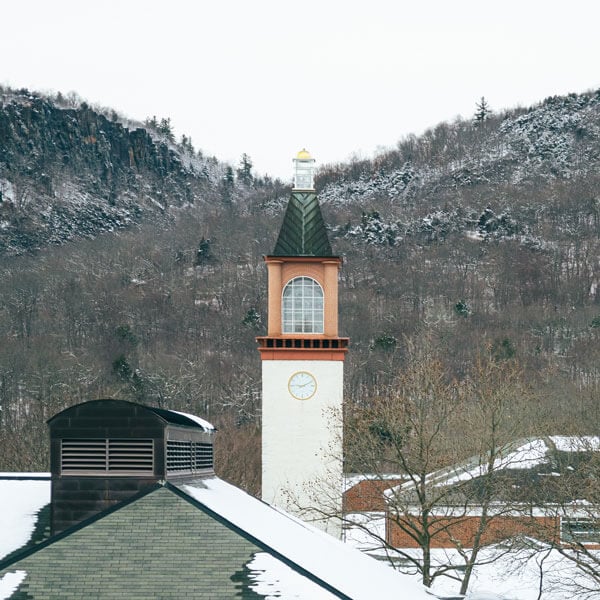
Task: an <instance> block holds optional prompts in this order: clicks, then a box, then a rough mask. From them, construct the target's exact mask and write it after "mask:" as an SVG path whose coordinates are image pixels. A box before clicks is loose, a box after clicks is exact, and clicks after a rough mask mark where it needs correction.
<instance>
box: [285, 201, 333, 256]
mask: <svg viewBox="0 0 600 600" xmlns="http://www.w3.org/2000/svg"><path fill="white" fill-rule="evenodd" d="M273 256H333V254H332V252H331V245H330V244H329V238H328V237H327V229H326V227H325V221H323V216H322V215H321V208H320V207H319V200H318V199H317V195H316V193H315V192H313V191H306V192H305V191H302V192H300V191H295V190H294V191H292V194H291V196H290V201H289V203H288V207H287V210H286V211H285V216H284V217H283V225H282V226H281V231H280V232H279V238H278V239H277V243H276V244H275V250H274V251H273Z"/></svg>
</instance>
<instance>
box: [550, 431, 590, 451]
mask: <svg viewBox="0 0 600 600" xmlns="http://www.w3.org/2000/svg"><path fill="white" fill-rule="evenodd" d="M550 440H551V442H552V443H553V444H554V445H555V446H556V449H557V450H559V451H560V452H598V451H600V437H598V436H595V435H583V436H577V437H575V436H567V435H551V436H550Z"/></svg>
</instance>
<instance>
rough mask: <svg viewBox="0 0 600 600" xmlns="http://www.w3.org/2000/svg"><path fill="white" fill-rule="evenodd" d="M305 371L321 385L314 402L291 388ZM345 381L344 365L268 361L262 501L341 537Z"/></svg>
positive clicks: (265, 369)
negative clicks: (295, 377) (296, 376)
mask: <svg viewBox="0 0 600 600" xmlns="http://www.w3.org/2000/svg"><path fill="white" fill-rule="evenodd" d="M301 371H305V372H309V373H311V374H312V375H313V376H314V378H315V379H316V382H317V387H316V392H315V394H314V396H312V397H311V398H309V399H308V400H298V399H296V398H294V397H293V396H292V395H291V393H290V391H289V388H288V382H289V380H290V378H291V377H292V375H294V373H297V372H301ZM343 377H344V363H343V361H331V360H263V361H262V382H263V389H262V401H263V405H262V498H263V500H264V501H265V502H268V503H270V504H274V505H276V506H280V507H281V508H283V509H285V510H288V511H290V512H292V513H295V514H299V515H300V516H302V517H303V518H305V519H307V520H311V521H313V520H314V524H315V525H316V526H318V527H320V528H322V529H324V530H325V531H327V532H328V533H331V534H333V535H336V536H338V537H339V536H340V534H341V525H340V521H339V519H335V518H331V515H332V514H336V513H337V514H338V515H341V510H342V506H341V499H342V493H343V477H342V400H343ZM324 515H329V518H325V519H323V516H324Z"/></svg>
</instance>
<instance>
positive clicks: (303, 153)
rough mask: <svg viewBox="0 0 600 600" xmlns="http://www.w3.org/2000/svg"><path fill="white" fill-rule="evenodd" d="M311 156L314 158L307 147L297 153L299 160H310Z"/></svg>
mask: <svg viewBox="0 0 600 600" xmlns="http://www.w3.org/2000/svg"><path fill="white" fill-rule="evenodd" d="M311 158H312V156H311V155H310V152H309V151H308V150H307V149H306V148H302V150H300V152H298V154H296V159H297V160H310V159H311Z"/></svg>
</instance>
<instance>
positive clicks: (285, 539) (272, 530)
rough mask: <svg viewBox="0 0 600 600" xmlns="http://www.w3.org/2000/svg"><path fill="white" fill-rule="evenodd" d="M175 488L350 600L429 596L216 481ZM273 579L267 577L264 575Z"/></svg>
mask: <svg viewBox="0 0 600 600" xmlns="http://www.w3.org/2000/svg"><path fill="white" fill-rule="evenodd" d="M178 487H179V489H181V490H182V491H183V492H185V493H186V494H188V495H189V496H191V497H192V498H194V499H195V500H197V501H198V502H200V503H201V504H203V505H204V506H206V507H207V508H209V509H210V510H212V511H214V512H216V513H217V514H219V515H220V516H222V517H223V518H225V519H226V520H228V521H229V522H231V523H233V524H234V525H236V526H237V527H239V528H240V529H242V530H244V531H245V532H247V533H248V534H250V535H251V536H253V537H254V538H256V539H258V540H259V541H261V542H262V543H263V544H265V545H266V546H268V547H270V548H272V549H273V550H274V551H275V552H277V553H279V554H281V555H282V556H285V557H286V558H287V559H288V560H290V561H291V562H293V563H294V564H296V565H298V566H300V567H301V568H303V569H305V570H306V571H308V572H309V573H311V574H312V575H313V576H315V577H317V578H319V579H320V580H322V581H324V582H326V583H327V584H329V585H330V586H332V587H334V588H335V589H337V590H338V591H340V592H341V593H343V594H346V595H347V596H348V597H350V598H353V599H354V600H373V598H377V599H378V600H386V599H388V598H389V599H392V598H394V600H400V599H402V598H409V599H410V600H419V599H429V598H430V596H429V594H428V593H427V592H426V590H425V588H424V587H423V586H422V585H420V584H418V583H417V582H415V581H414V580H413V579H412V578H411V577H409V576H406V575H402V574H400V573H398V572H396V571H394V569H393V568H392V567H390V566H388V565H386V564H383V563H381V562H379V561H376V560H375V559H372V558H370V557H368V556H366V555H364V554H362V553H361V552H359V551H358V550H355V549H354V548H351V547H349V546H347V545H345V544H344V543H343V542H340V541H339V540H337V539H335V538H333V537H331V536H330V535H328V534H326V533H324V532H322V531H319V530H318V529H315V528H314V527H312V526H310V525H309V524H307V523H304V522H303V521H301V520H299V519H297V518H295V517H293V516H291V515H289V514H287V513H285V512H283V511H281V510H279V509H277V508H275V507H273V506H270V505H269V504H266V503H265V502H261V501H260V500H257V499H256V498H254V497H252V496H250V495H249V494H247V493H246V492H243V491H242V490H240V489H238V488H236V487H234V486H232V485H230V484H228V483H226V482H224V481H221V480H220V479H218V478H217V477H212V478H208V479H203V480H202V481H198V482H194V483H193V484H181V485H180V486H178ZM272 575H273V574H272V573H269V576H272ZM277 576H278V577H283V578H284V579H285V574H282V573H279V572H278V573H277ZM279 584H280V585H284V584H285V585H287V584H288V581H287V580H285V581H283V580H281V579H280V580H279ZM286 597H287V596H286ZM310 597H311V596H309V598H310Z"/></svg>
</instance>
